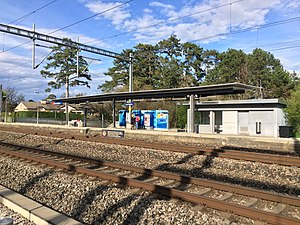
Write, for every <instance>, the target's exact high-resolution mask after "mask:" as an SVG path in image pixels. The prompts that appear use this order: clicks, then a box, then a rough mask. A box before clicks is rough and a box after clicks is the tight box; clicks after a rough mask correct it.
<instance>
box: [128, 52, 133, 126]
mask: <svg viewBox="0 0 300 225" xmlns="http://www.w3.org/2000/svg"><path fill="white" fill-rule="evenodd" d="M132 58H133V54H132V52H130V53H129V92H132V91H133V65H132V64H133V62H132ZM129 102H130V103H131V102H132V100H131V99H129ZM131 111H132V108H131V106H129V107H128V113H129V127H131V123H132V116H131Z"/></svg>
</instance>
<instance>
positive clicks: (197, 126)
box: [194, 124, 199, 134]
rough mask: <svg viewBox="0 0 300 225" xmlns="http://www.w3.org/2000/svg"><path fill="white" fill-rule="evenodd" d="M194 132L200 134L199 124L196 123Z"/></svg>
mask: <svg viewBox="0 0 300 225" xmlns="http://www.w3.org/2000/svg"><path fill="white" fill-rule="evenodd" d="M194 132H195V133H196V134H199V124H194Z"/></svg>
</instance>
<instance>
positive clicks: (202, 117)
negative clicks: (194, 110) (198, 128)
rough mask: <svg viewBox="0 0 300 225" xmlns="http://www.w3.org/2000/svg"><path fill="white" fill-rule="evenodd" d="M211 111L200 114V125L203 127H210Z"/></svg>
mask: <svg viewBox="0 0 300 225" xmlns="http://www.w3.org/2000/svg"><path fill="white" fill-rule="evenodd" d="M209 114H210V112H209V111H204V112H200V124H201V125H209V124H210V122H209V121H210V119H209Z"/></svg>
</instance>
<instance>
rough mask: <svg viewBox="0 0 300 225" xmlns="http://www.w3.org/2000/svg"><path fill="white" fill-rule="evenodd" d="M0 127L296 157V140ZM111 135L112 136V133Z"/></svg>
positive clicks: (299, 151)
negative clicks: (118, 134) (104, 134)
mask: <svg viewBox="0 0 300 225" xmlns="http://www.w3.org/2000/svg"><path fill="white" fill-rule="evenodd" d="M1 126H29V127H37V128H48V129H55V130H68V131H71V132H75V133H77V132H79V133H82V134H93V135H95V134H100V135H102V131H103V130H106V131H115V132H118V131H122V132H123V133H124V138H125V139H136V140H144V141H153V142H171V143H172V142H173V143H184V144H192V145H199V146H201V147H204V148H218V149H222V148H223V149H224V148H233V149H257V150H262V151H264V150H269V151H280V152H288V153H295V154H298V155H300V139H299V138H273V137H263V136H246V135H243V136H241V135H225V134H203V133H201V134H197V133H187V132H178V130H176V129H169V130H145V129H139V130H131V129H125V128H94V127H74V126H66V125H64V126H62V125H50V124H32V123H0V127H1ZM112 133H113V132H112Z"/></svg>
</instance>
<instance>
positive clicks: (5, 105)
mask: <svg viewBox="0 0 300 225" xmlns="http://www.w3.org/2000/svg"><path fill="white" fill-rule="evenodd" d="M4 121H5V123H7V96H6V99H5V120H4Z"/></svg>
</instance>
